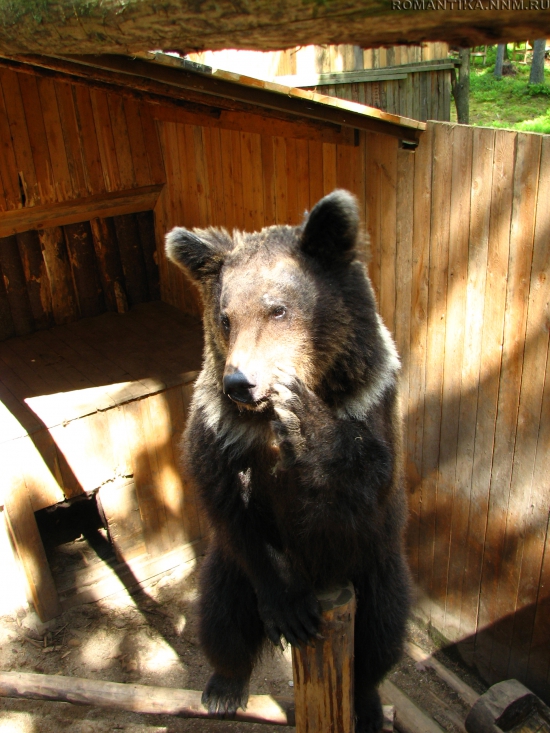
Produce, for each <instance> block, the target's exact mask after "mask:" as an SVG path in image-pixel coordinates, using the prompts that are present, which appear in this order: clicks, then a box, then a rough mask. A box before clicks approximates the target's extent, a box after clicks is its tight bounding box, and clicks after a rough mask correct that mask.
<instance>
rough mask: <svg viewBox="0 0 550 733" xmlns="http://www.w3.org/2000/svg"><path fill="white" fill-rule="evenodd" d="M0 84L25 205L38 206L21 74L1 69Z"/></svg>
mask: <svg viewBox="0 0 550 733" xmlns="http://www.w3.org/2000/svg"><path fill="white" fill-rule="evenodd" d="M0 86H1V87H2V90H3V93H4V104H5V107H6V112H7V118H8V123H9V130H10V135H11V140H12V145H13V150H14V153H15V160H16V164H17V172H18V176H19V185H20V187H21V189H22V191H23V194H24V196H25V201H24V206H36V205H37V204H40V203H42V201H41V200H40V192H39V189H38V180H37V177H36V169H35V166H34V160H33V157H32V149H31V142H30V139H29V133H28V128H27V121H26V119H25V110H24V108H23V100H22V98H21V91H20V88H19V75H18V74H16V73H15V72H14V71H11V70H10V69H1V70H0Z"/></svg>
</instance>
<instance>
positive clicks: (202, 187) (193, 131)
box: [185, 125, 212, 227]
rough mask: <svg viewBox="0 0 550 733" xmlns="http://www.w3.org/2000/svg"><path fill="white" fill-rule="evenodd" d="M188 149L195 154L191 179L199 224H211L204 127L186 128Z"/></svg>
mask: <svg viewBox="0 0 550 733" xmlns="http://www.w3.org/2000/svg"><path fill="white" fill-rule="evenodd" d="M185 129H186V141H187V150H188V151H189V152H190V154H191V155H193V156H194V159H195V166H194V175H193V178H192V180H191V183H192V186H193V188H194V195H195V197H196V201H197V204H198V209H199V222H198V223H199V226H203V227H204V226H209V225H210V224H211V223H212V201H211V196H210V187H209V185H208V171H207V166H206V160H205V150H204V140H203V136H202V127H199V126H198V125H193V126H192V127H190V126H187V127H186V128H185Z"/></svg>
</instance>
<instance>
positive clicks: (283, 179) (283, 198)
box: [273, 137, 289, 224]
mask: <svg viewBox="0 0 550 733" xmlns="http://www.w3.org/2000/svg"><path fill="white" fill-rule="evenodd" d="M286 153H287V148H286V141H285V139H284V138H282V137H274V138H273V156H274V159H275V206H276V217H277V218H276V223H277V224H288V221H289V219H288V178H287V166H286Z"/></svg>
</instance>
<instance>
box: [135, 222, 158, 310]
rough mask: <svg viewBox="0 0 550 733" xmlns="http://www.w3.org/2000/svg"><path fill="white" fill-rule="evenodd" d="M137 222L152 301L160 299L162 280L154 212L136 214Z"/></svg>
mask: <svg viewBox="0 0 550 733" xmlns="http://www.w3.org/2000/svg"><path fill="white" fill-rule="evenodd" d="M136 222H137V227H138V231H139V241H140V245H141V251H142V253H143V260H144V262H145V271H146V273H147V285H148V288H149V298H150V300H159V299H160V278H159V268H158V265H157V243H156V239H155V216H154V214H153V212H152V211H141V212H139V213H137V214H136Z"/></svg>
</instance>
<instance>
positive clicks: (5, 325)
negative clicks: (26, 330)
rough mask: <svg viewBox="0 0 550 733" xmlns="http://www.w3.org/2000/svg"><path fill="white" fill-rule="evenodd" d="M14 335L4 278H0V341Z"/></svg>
mask: <svg viewBox="0 0 550 733" xmlns="http://www.w3.org/2000/svg"><path fill="white" fill-rule="evenodd" d="M10 336H15V325H14V323H13V318H12V316H11V308H10V302H9V300H8V296H7V294H6V286H5V285H4V278H3V277H1V278H0V341H4V340H5V339H7V338H10Z"/></svg>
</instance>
